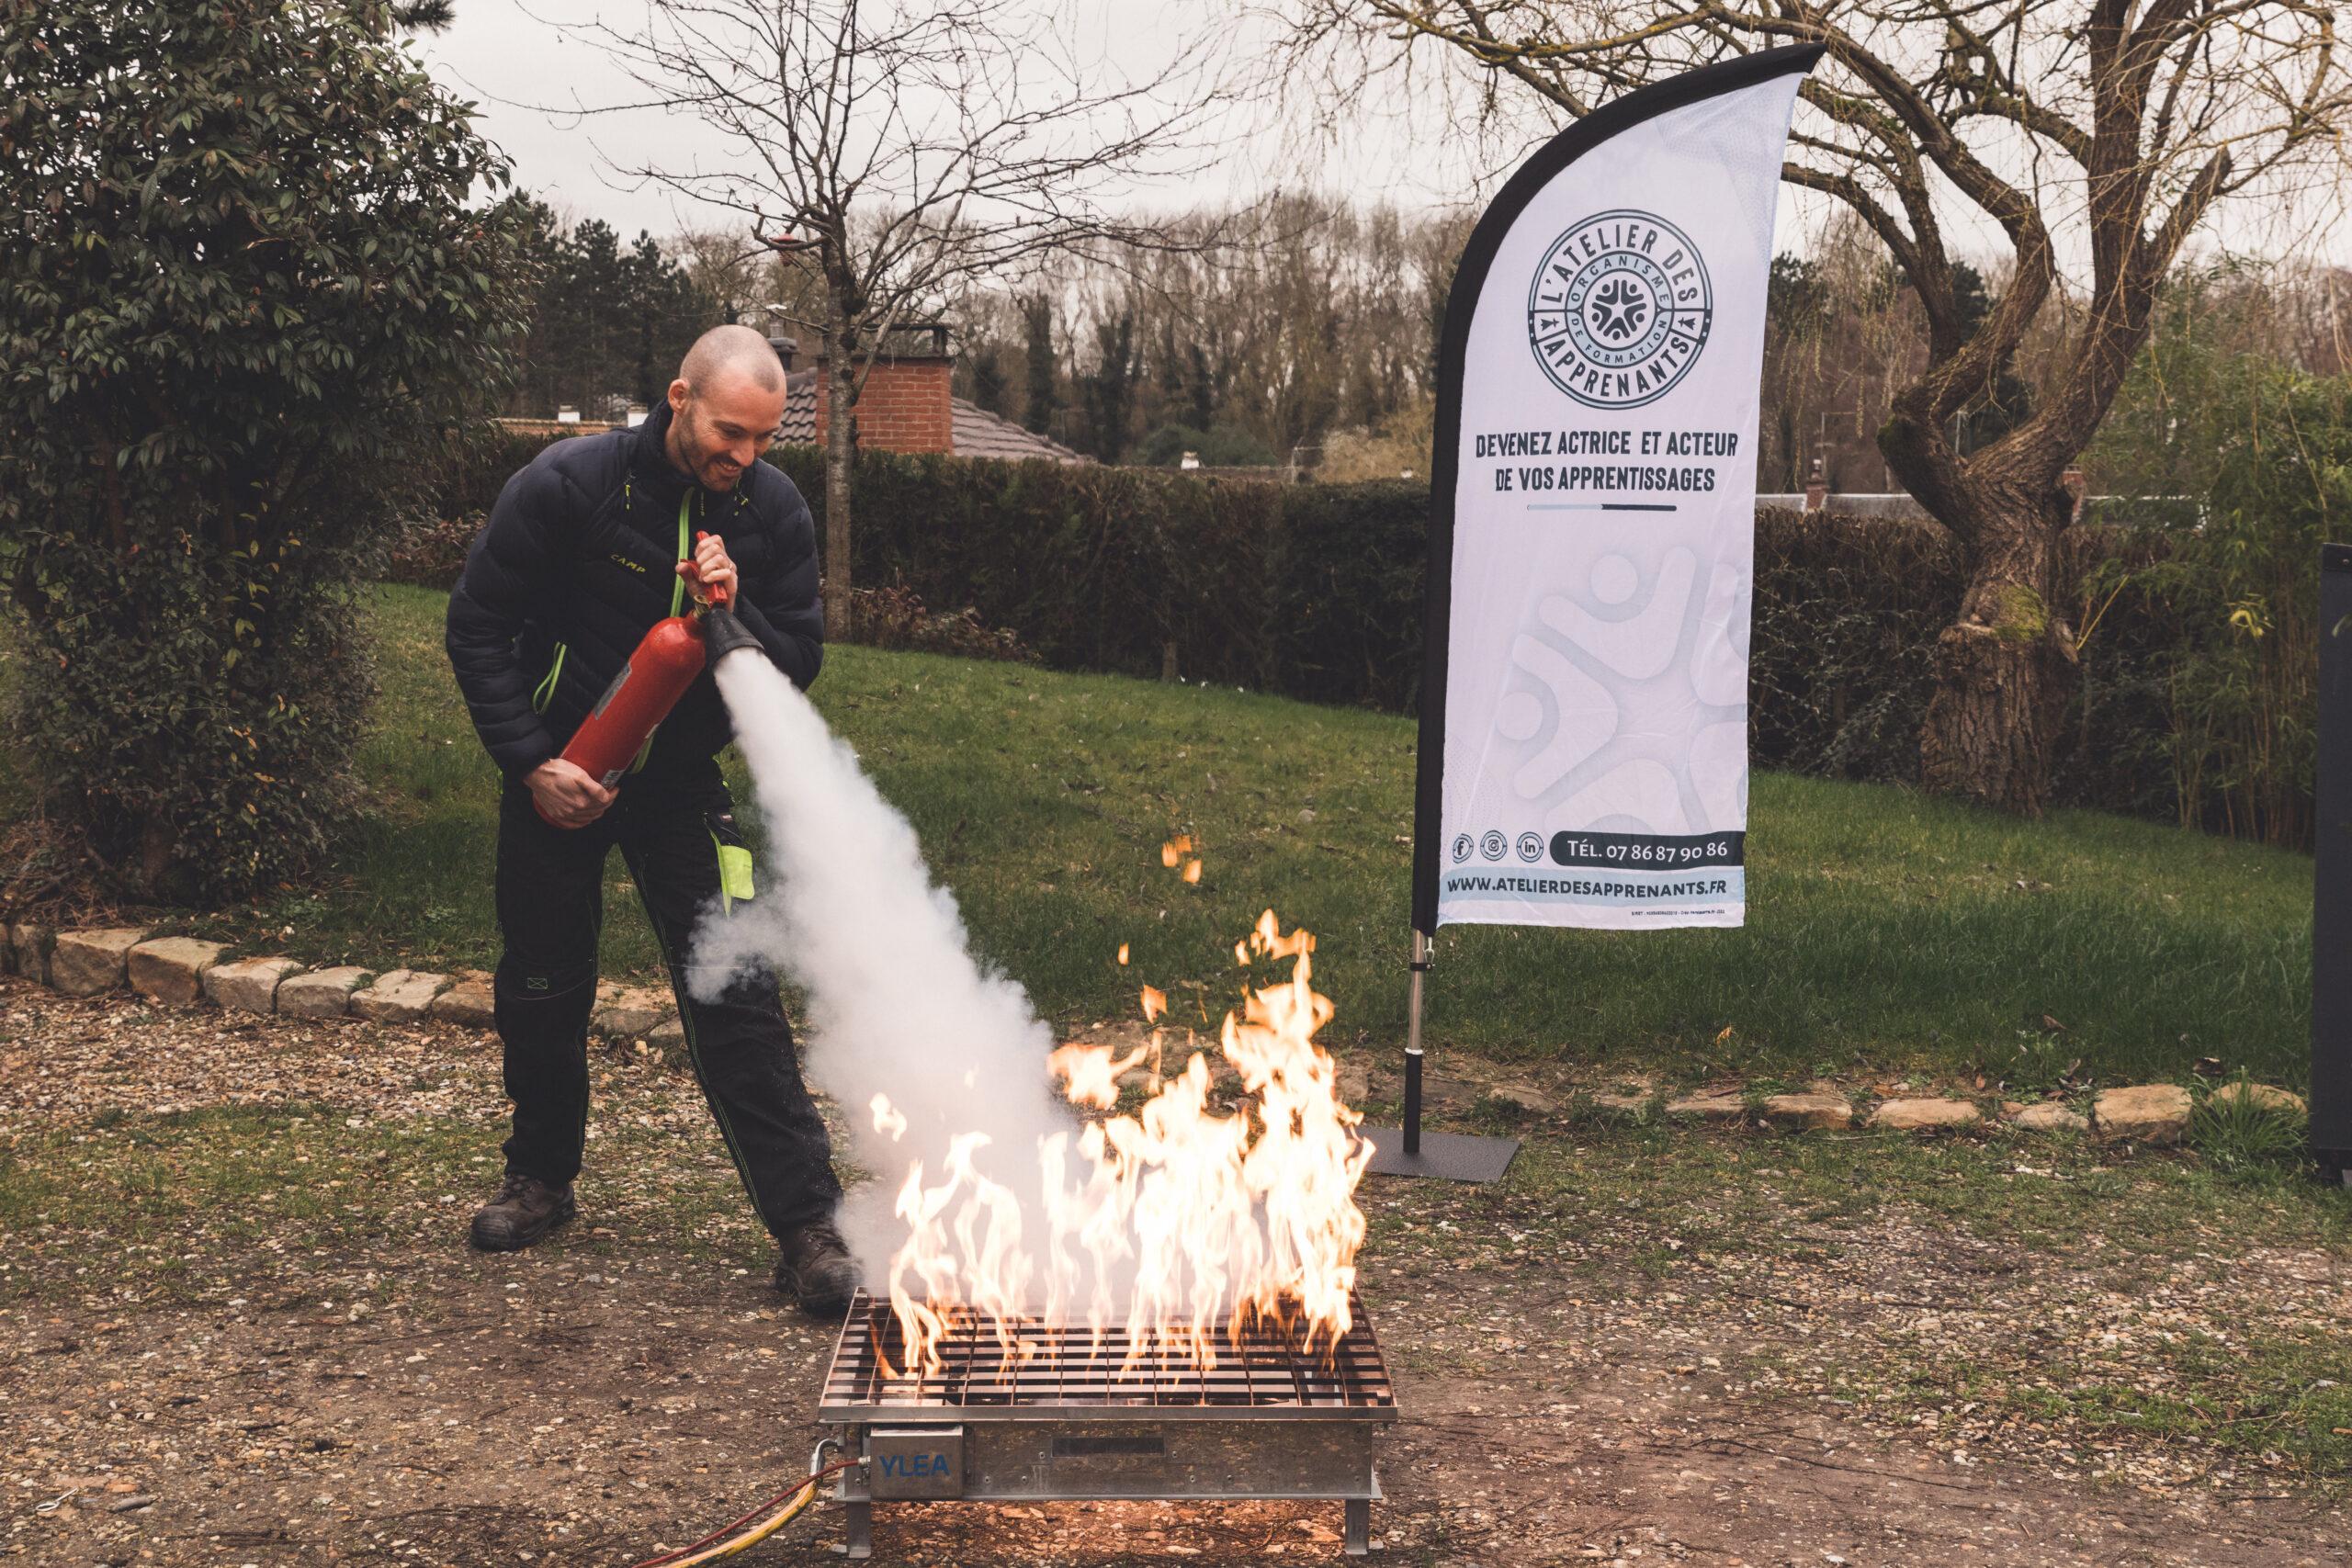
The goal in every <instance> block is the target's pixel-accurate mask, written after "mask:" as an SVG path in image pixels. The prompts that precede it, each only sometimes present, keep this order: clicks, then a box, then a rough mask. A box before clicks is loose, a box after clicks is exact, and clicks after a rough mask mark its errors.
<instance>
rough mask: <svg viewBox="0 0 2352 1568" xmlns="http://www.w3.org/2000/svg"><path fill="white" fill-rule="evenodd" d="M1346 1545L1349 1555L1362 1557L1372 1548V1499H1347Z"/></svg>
mask: <svg viewBox="0 0 2352 1568" xmlns="http://www.w3.org/2000/svg"><path fill="white" fill-rule="evenodd" d="M1346 1533H1347V1547H1346V1551H1347V1553H1348V1555H1349V1556H1351V1557H1362V1556H1363V1555H1364V1554H1366V1553H1367V1552H1369V1551H1371V1550H1372V1499H1371V1498H1369V1497H1351V1498H1349V1499H1348V1500H1347V1524H1346Z"/></svg>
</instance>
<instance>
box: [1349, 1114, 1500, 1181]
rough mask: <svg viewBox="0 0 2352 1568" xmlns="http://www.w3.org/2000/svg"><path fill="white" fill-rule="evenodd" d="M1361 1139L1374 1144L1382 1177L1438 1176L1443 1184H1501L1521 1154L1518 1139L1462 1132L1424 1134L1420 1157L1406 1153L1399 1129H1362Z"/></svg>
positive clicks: (1375, 1167)
mask: <svg viewBox="0 0 2352 1568" xmlns="http://www.w3.org/2000/svg"><path fill="white" fill-rule="evenodd" d="M1356 1134H1357V1136H1359V1137H1362V1138H1364V1139H1367V1140H1369V1141H1370V1142H1371V1144H1372V1164H1371V1165H1370V1166H1368V1167H1367V1169H1369V1170H1371V1171H1372V1172H1373V1173H1374V1174H1375V1175H1378V1176H1434V1177H1436V1178H1438V1179H1440V1180H1443V1181H1499V1180H1500V1179H1502V1174H1503V1172H1505V1171H1507V1170H1509V1169H1510V1162H1511V1157H1512V1156H1514V1155H1516V1154H1518V1153H1519V1140H1518V1139H1517V1138H1470V1137H1464V1136H1463V1135H1462V1134H1459V1133H1432V1132H1430V1131H1429V1130H1428V1129H1427V1128H1423V1129H1422V1131H1421V1148H1420V1152H1419V1154H1410V1155H1408V1154H1407V1153H1406V1152H1405V1134H1404V1132H1403V1130H1402V1129H1401V1128H1396V1127H1359V1128H1357V1129H1356Z"/></svg>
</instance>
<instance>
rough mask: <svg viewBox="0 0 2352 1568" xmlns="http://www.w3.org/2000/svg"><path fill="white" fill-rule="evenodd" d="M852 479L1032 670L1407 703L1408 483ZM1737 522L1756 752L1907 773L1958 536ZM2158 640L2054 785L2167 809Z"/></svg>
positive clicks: (1957, 582) (2118, 626)
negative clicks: (1744, 558)
mask: <svg viewBox="0 0 2352 1568" xmlns="http://www.w3.org/2000/svg"><path fill="white" fill-rule="evenodd" d="M501 460H503V458H502V459H501ZM770 460H771V461H772V462H775V463H776V464H777V465H778V466H779V467H780V468H783V469H784V470H785V471H786V473H787V474H789V475H790V476H791V477H792V479H793V480H794V482H795V483H796V484H797V485H798V486H799V487H800V490H801V493H802V494H804V495H806V496H808V497H809V502H810V505H811V506H812V507H813V508H815V509H816V512H817V513H818V529H819V533H820V537H821V536H822V532H823V527H824V517H823V498H824V484H823V482H822V461H823V459H822V454H821V453H820V452H819V451H817V450H816V449H815V448H812V447H786V448H781V449H778V450H776V451H775V452H773V453H771V454H770ZM495 467H496V464H494V463H492V464H489V465H486V466H485V467H484V468H481V470H479V472H478V473H476V474H475V475H472V476H469V477H468V478H466V479H464V480H463V481H462V482H454V483H452V484H451V485H450V486H449V487H448V488H447V491H445V493H446V495H447V502H446V506H447V508H454V509H455V510H454V511H451V512H450V513H449V515H452V516H455V517H457V518H458V519H459V521H458V522H456V523H442V524H438V525H421V526H420V528H419V529H418V531H417V532H416V533H415V534H414V535H413V536H412V545H411V547H410V550H409V551H408V552H407V553H406V555H405V556H404V563H405V567H406V570H405V571H404V575H405V576H407V577H408V579H409V580H411V581H426V582H432V583H435V584H438V585H443V586H446V585H447V583H448V581H451V579H452V577H454V574H455V570H456V567H457V564H458V562H459V561H461V560H462V558H463V548H464V544H465V542H466V541H467V540H468V539H469V538H470V537H471V535H472V532H473V529H474V528H475V527H477V526H479V517H480V513H481V511H482V510H483V509H486V508H487V507H488V505H489V504H490V502H491V501H492V500H493V499H494V498H495V496H496V493H497V489H498V486H499V484H500V483H503V479H504V477H505V476H504V474H503V473H494V472H492V470H493V469H494V468H495ZM469 487H470V488H469ZM855 493H856V495H857V498H858V513H857V517H858V527H857V538H856V540H855V542H854V553H855V562H856V572H857V577H858V581H860V582H861V583H862V584H864V585H865V586H867V587H869V588H881V587H889V588H893V589H898V590H903V591H905V592H910V593H912V594H913V595H915V596H917V597H918V598H919V599H920V600H921V601H922V603H923V604H927V605H930V606H933V607H935V608H936V609H937V610H942V611H949V612H955V611H960V610H962V609H965V608H967V607H968V608H969V610H970V611H971V613H972V618H973V619H974V620H975V621H976V622H977V623H978V626H982V627H987V628H1001V629H1002V635H1006V636H1009V637H1010V638H1012V639H1013V641H1014V642H1015V643H1016V644H1017V645H1018V646H1020V647H1023V648H1025V649H1027V650H1029V651H1031V652H1033V653H1034V654H1035V657H1037V658H1038V659H1040V660H1042V661H1043V662H1044V663H1045V664H1046V665H1047V666H1049V667H1052V668H1056V669H1066V670H1098V671H1112V672H1115V673H1121V674H1128V675H1138V676H1146V677H1150V676H1159V675H1163V674H1166V673H1169V672H1170V671H1173V672H1174V673H1175V674H1177V675H1179V676H1181V677H1182V678H1183V679H1185V680H1188V681H1194V682H1217V683H1220V684H1226V685H1237V686H1248V687H1250V688H1253V689H1257V690H1264V691H1272V692H1279V693H1282V694H1286V695H1290V696H1295V697H1301V698H1305V699H1306V700H1308V701H1311V702H1318V703H1333V704H1350V705H1367V706H1372V707H1376V708H1382V709H1386V710H1389V711H1394V712H1409V711H1411V710H1412V709H1413V708H1414V706H1415V705H1416V703H1417V702H1418V700H1419V674H1420V624H1421V611H1422V605H1421V579H1422V562H1423V558H1424V551H1425V548H1426V540H1427V531H1428V513H1429V491H1428V489H1427V487H1426V486H1420V485H1414V484H1409V483H1404V482H1397V481H1380V482H1375V483H1370V484H1358V485H1278V484H1272V483H1260V482H1253V481H1249V480H1239V479H1198V478H1193V477H1188V476H1183V475H1179V474H1170V473H1168V472H1165V471H1155V470H1150V469H1140V468H1108V467H1100V466H1092V465H1088V466H1077V467H1060V466H1057V465H1054V464H1050V463H1042V462H1030V463H1001V462H990V461H979V460H971V459H959V458H955V457H934V456H922V457H910V456H899V455H893V454H888V453H865V454H861V456H860V457H859V458H858V467H857V473H856V478H855ZM1756 522H1757V529H1756V596H1755V620H1754V632H1753V637H1752V640H1751V646H1750V654H1749V671H1750V694H1751V705H1750V710H1749V712H1750V720H1749V741H1750V748H1751V752H1752V755H1753V756H1754V758H1755V761H1757V763H1758V765H1760V766H1766V767H1776V768H1785V769H1790V770H1793V771H1796V772H1801V773H1818V774H1824V775H1827V776H1831V777H1838V778H1850V779H1862V780H1873V781H1881V782H1891V783H1908V782H1910V781H1911V780H1913V779H1915V778H1916V777H1917V770H1918V755H1919V727H1920V723H1921V720H1922V718H1923V716H1924V715H1925V713H1926V711H1927V705H1928V696H1929V694H1930V692H1931V690H1932V686H1933V679H1934V676H1933V656H1934V649H1935V642H1936V637H1937V635H1938V633H1939V631H1940V630H1941V629H1942V628H1943V626H1945V625H1947V624H1948V623H1949V622H1950V620H1951V615H1952V614H1953V612H1954V610H1955V609H1956V607H1957V605H1958V604H1959V601H1960V594H1961V588H1962V570H1963V565H1962V558H1961V555H1960V552H1959V551H1958V549H1957V547H1955V546H1954V545H1953V544H1952V542H1951V540H1950V539H1949V537H1948V536H1945V535H1944V534H1942V533H1941V531H1939V530H1938V529H1935V528H1933V527H1931V526H1928V525H1924V524H1919V523H1914V522H1905V521H1902V520H1897V519H1887V518H1858V517H1849V516H1844V515H1837V516H1831V515H1825V514H1823V513H1801V512H1792V511H1785V510H1778V509H1770V508H1767V509H1763V510H1760V511H1758V513H1757V519H1756ZM2164 548H2165V543H2164V536H2163V535H2162V533H2161V532H2160V531H2154V530H2144V529H2137V530H2135V529H2125V528H2120V527H2097V526H2094V527H2085V528H2083V529H2080V530H2078V531H2077V533H2076V535H2075V549H2076V552H2077V556H2078V564H2080V565H2082V566H2084V567H2086V568H2087V567H2088V566H2090V565H2092V564H2094V563H2095V562H2096V561H2098V560H2099V559H2101V558H2108V557H2109V556H2113V555H2116V554H2118V553H2120V554H2122V555H2123V556H2125V557H2128V558H2139V559H2143V560H2144V559H2146V558H2149V556H2150V554H2151V552H2161V551H2162V550H2163V549H2164ZM2182 636H2183V632H2182V629H2181V627H2180V626H2179V625H2178V623H2177V618H2176V617H2174V616H2173V615H2170V614H2169V613H2168V612H2167V610H2166V609H2165V606H2164V605H2163V604H2161V603H2159V602H2157V601H2155V600H2154V599H2153V598H2151V597H2149V596H2147V595H2143V594H2135V593H2131V592H2127V593H2125V594H2123V595H2120V596H2119V597H2118V598H2117V599H2116V600H2115V602H2114V603H2113V604H2110V605H2109V606H2108V607H2107V608H2106V610H2105V613H2104V614H2103V615H2102V616H2101V618H2100V620H2099V623H2098V631H2097V634H2096V636H2094V637H2092V638H2091V640H2090V642H2089V644H2088V646H2087V648H2086V651H2085V655H2084V663H2083V681H2082V682H2081V687H2080V690H2079V692H2078V693H2077V694H2076V696H2075V705H2074V710H2073V712H2072V714H2071V715H2070V717H2069V721H2068V724H2067V726H2066V730H2065V736H2064V743H2063V749H2062V752H2061V754H2060V755H2059V756H2058V757H2057V758H2055V759H2053V767H2054V770H2055V779H2054V789H2053V797H2054V798H2055V799H2056V800H2057V801H2058V802H2059V803H2061V804H2066V805H2083V806H2094V807H2103V808H2106V809H2110V810H2120V811H2128V812H2131V813H2134V814H2138V815H2143V816H2154V817H2158V818H2175V817H2177V816H2178V815H2179V814H2180V807H2179V806H2178V803H2177V799H2176V789H2175V781H2174V779H2173V776H2172V771H2171V765H2170V760H2169V759H2170V751H2169V744H2170V739H2169V732H2168V729H2167V725H2168V722H2169V718H2168V710H2167V708H2166V706H2165V669H2166V666H2167V662H2168V660H2170V659H2171V658H2172V657H2173V656H2174V654H2175V652H2176V651H2177V649H2178V648H2179V647H2180V645H2181V637H2182ZM2192 815H2193V814H2192Z"/></svg>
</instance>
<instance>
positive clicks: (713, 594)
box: [695, 534, 734, 610]
mask: <svg viewBox="0 0 2352 1568" xmlns="http://www.w3.org/2000/svg"><path fill="white" fill-rule="evenodd" d="M709 537H710V536H709V535H708V534H696V535H695V544H697V545H699V544H701V543H702V542H703V541H704V540H705V539H707V538H709ZM703 593H704V595H705V596H706V597H707V598H708V599H709V601H710V607H711V608H712V609H714V610H724V609H725V608H727V604H728V601H729V599H731V598H733V597H734V595H733V594H731V593H729V592H728V591H727V590H726V589H724V588H721V587H719V586H718V585H717V584H716V583H705V584H704V585H703Z"/></svg>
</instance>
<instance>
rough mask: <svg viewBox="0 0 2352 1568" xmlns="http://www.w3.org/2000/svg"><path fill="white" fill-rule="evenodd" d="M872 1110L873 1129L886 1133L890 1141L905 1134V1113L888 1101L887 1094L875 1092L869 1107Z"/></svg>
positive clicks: (896, 1140)
mask: <svg viewBox="0 0 2352 1568" xmlns="http://www.w3.org/2000/svg"><path fill="white" fill-rule="evenodd" d="M869 1109H870V1110H872V1111H873V1112H874V1130H875V1131H876V1132H877V1133H881V1134H886V1135H887V1136H888V1138H889V1140H890V1141H891V1142H892V1143H894V1144H895V1143H897V1142H898V1141H899V1139H900V1138H903V1137H905V1136H906V1135H907V1113H906V1112H905V1111H901V1110H899V1108H898V1107H897V1106H895V1105H893V1104H891V1103H890V1097H889V1096H888V1095H887V1094H877V1095H876V1096H875V1097H874V1103H873V1104H872V1105H871V1106H870V1107H869Z"/></svg>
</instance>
